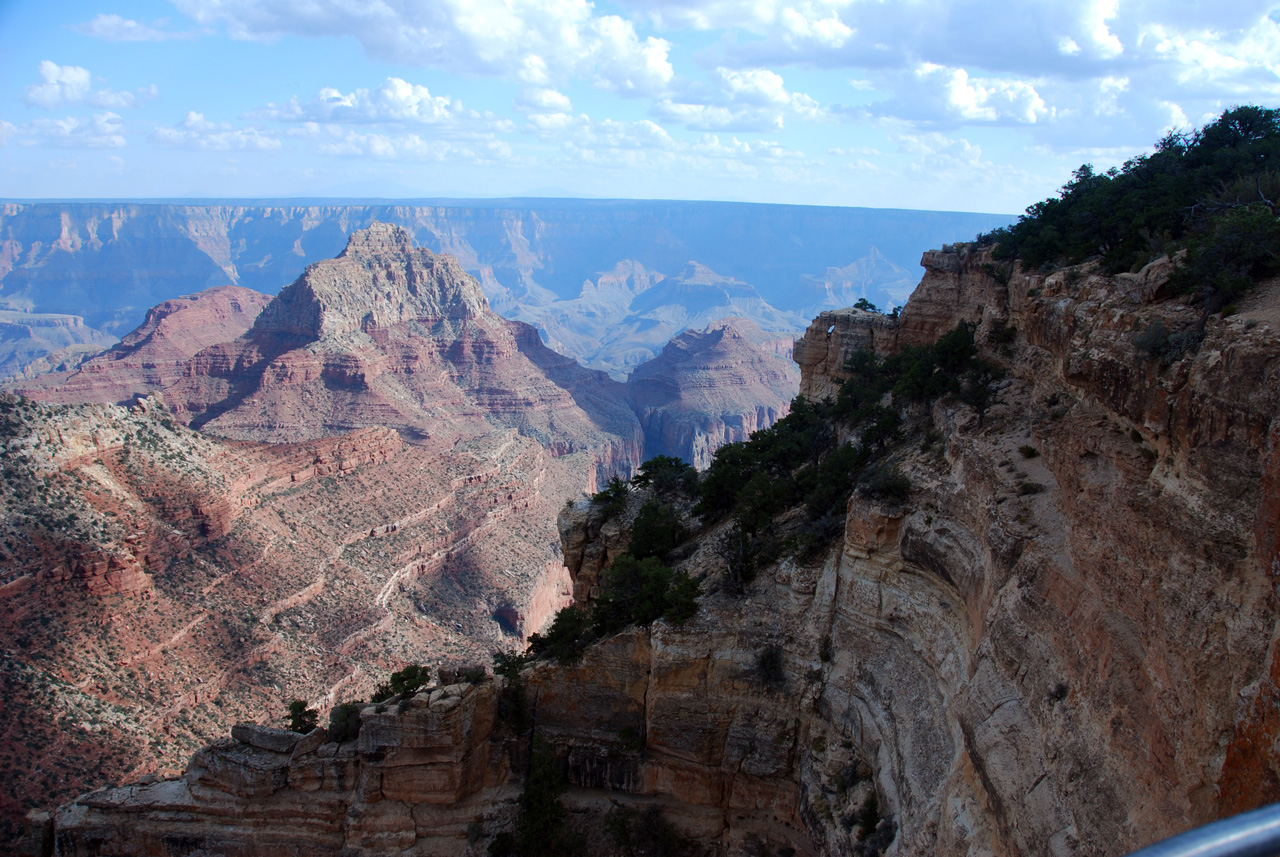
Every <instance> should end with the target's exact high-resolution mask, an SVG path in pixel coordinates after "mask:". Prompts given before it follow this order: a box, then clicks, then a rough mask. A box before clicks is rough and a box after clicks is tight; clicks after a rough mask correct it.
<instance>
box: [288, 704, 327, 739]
mask: <svg viewBox="0 0 1280 857" xmlns="http://www.w3.org/2000/svg"><path fill="white" fill-rule="evenodd" d="M319 722H320V712H319V711H316V710H315V709H314V708H308V707H307V703H306V700H303V699H295V700H294V701H293V702H291V703H289V729H290V730H291V731H293V732H300V733H302V734H303V735H305V734H307V733H308V732H310V731H311V730H312V729H315V728H316V726H317V724H318V723H319Z"/></svg>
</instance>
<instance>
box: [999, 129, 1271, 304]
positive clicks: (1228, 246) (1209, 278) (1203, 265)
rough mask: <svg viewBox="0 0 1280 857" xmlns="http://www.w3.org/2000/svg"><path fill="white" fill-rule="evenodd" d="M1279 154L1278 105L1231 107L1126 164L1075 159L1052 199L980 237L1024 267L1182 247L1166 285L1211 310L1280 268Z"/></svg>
mask: <svg viewBox="0 0 1280 857" xmlns="http://www.w3.org/2000/svg"><path fill="white" fill-rule="evenodd" d="M1277 162H1280V110H1274V109H1268V108H1262V107H1254V106H1243V107H1233V108H1231V109H1229V110H1227V111H1225V112H1224V113H1223V114H1222V115H1221V116H1220V117H1218V118H1217V119H1216V120H1214V121H1213V122H1210V123H1209V124H1207V125H1205V126H1204V127H1203V128H1200V129H1199V130H1196V131H1192V132H1179V131H1171V132H1170V133H1168V134H1166V135H1165V137H1164V138H1163V139H1161V140H1160V141H1159V142H1158V143H1157V144H1156V150H1155V151H1154V152H1152V153H1151V154H1149V155H1139V156H1137V157H1134V158H1130V159H1129V160H1128V161H1126V162H1125V163H1124V165H1123V166H1122V167H1119V168H1112V169H1110V170H1107V171H1106V172H1105V173H1097V172H1095V171H1094V169H1093V167H1092V166H1091V165H1089V164H1085V165H1083V166H1081V167H1080V168H1079V169H1077V170H1076V171H1075V173H1073V174H1072V177H1071V181H1069V182H1067V183H1066V184H1065V185H1064V186H1063V187H1062V189H1061V190H1060V191H1059V192H1058V197H1057V198H1056V199H1046V200H1043V201H1041V202H1038V203H1036V204H1035V205H1032V206H1031V207H1030V208H1028V209H1027V211H1026V213H1025V214H1023V215H1022V216H1021V217H1019V218H1018V222H1017V223H1015V224H1013V225H1012V226H1007V227H1002V228H1000V229H996V230H995V231H993V232H990V233H987V234H985V235H980V236H978V240H979V242H980V243H993V242H995V243H998V244H999V246H998V247H997V248H996V250H995V257H996V258H997V259H1010V260H1011V259H1019V260H1020V261H1021V263H1022V266H1023V267H1024V268H1026V269H1035V268H1039V267H1041V266H1043V265H1055V264H1057V265H1062V264H1068V265H1074V264H1078V263H1080V262H1084V261H1086V260H1088V259H1093V258H1098V259H1100V261H1101V265H1102V268H1103V270H1105V271H1107V272H1109V273H1118V272H1121V271H1136V270H1138V269H1139V268H1141V267H1142V266H1143V265H1145V264H1146V263H1147V262H1149V261H1151V260H1152V259H1154V258H1156V257H1158V256H1160V255H1162V254H1165V253H1167V254H1169V255H1171V256H1172V255H1174V254H1175V253H1176V252H1177V251H1178V250H1182V249H1185V250H1186V251H1187V253H1186V256H1185V257H1184V258H1183V260H1182V264H1181V269H1180V271H1179V272H1178V273H1177V274H1175V276H1174V278H1173V280H1172V281H1171V286H1172V288H1174V289H1175V290H1177V291H1180V292H1182V293H1185V294H1191V295H1193V296H1194V297H1195V299H1196V300H1199V301H1204V302H1205V304H1206V315H1207V313H1210V312H1215V311H1217V310H1218V309H1220V308H1221V307H1222V306H1223V305H1224V304H1225V303H1228V302H1229V301H1230V300H1231V297H1232V295H1234V294H1238V293H1239V292H1240V291H1242V290H1243V289H1245V288H1247V287H1248V285H1250V284H1251V283H1253V282H1254V281H1255V280H1256V279H1257V278H1258V277H1260V276H1265V275H1267V274H1270V273H1275V272H1277V271H1278V270H1280V225H1278V223H1277V215H1278V214H1280V210H1278V209H1277V204H1276V202H1275V201H1276V200H1277V198H1280V196H1278V194H1280V180H1278V179H1277V176H1276V174H1275V173H1274V172H1271V170H1273V169H1274V165H1275V164H1276V163H1277Z"/></svg>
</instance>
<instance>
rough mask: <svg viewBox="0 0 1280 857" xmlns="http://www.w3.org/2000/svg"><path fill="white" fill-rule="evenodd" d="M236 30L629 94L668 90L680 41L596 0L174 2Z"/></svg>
mask: <svg viewBox="0 0 1280 857" xmlns="http://www.w3.org/2000/svg"><path fill="white" fill-rule="evenodd" d="M174 1H175V4H176V5H177V6H178V8H179V9H181V10H182V11H183V12H184V13H186V14H188V15H190V16H191V17H192V18H194V19H195V20H196V21H197V22H198V23H200V24H203V25H217V24H222V25H224V26H225V27H226V29H227V31H228V32H229V33H230V34H231V36H232V37H233V38H239V39H273V38H278V37H281V36H284V35H301V36H335V37H341V36H351V37H353V38H355V39H356V40H357V41H358V42H359V43H360V44H361V46H362V47H363V48H364V49H365V52H366V53H368V54H369V55H370V56H372V57H376V58H377V59H379V60H381V61H385V62H395V63H401V64H405V65H413V66H430V67H433V68H440V69H445V70H448V71H452V72H460V73H478V74H491V75H499V76H503V77H506V78H507V79H511V80H518V81H521V82H523V83H526V84H529V85H534V86H549V85H553V84H555V83H557V82H560V81H564V80H567V79H569V78H571V77H579V78H583V79H588V80H591V81H592V82H593V83H595V84H596V85H598V86H601V87H603V88H605V89H609V90H612V91H615V92H619V93H622V94H626V95H651V94H654V93H656V92H660V91H662V90H663V89H664V88H665V87H666V86H667V85H668V84H669V83H670V82H671V80H672V78H673V76H674V72H673V70H672V68H671V63H670V62H669V60H668V59H667V54H668V51H669V49H670V44H669V43H668V42H667V41H665V40H664V39H660V38H656V37H653V36H649V37H643V38H642V37H641V36H640V35H639V34H637V33H636V30H635V26H634V25H633V24H632V23H631V22H630V21H628V20H626V19H624V18H621V17H619V16H617V15H597V14H595V10H594V6H593V4H591V3H590V2H588V0H432V2H426V3H424V2H419V0H380V2H376V3H355V2H350V0H174Z"/></svg>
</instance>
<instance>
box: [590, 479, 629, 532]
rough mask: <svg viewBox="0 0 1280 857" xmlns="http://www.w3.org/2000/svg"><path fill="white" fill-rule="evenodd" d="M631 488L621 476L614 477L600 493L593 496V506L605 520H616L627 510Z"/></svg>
mask: <svg viewBox="0 0 1280 857" xmlns="http://www.w3.org/2000/svg"><path fill="white" fill-rule="evenodd" d="M629 490H630V486H629V485H628V483H627V481H626V480H625V479H623V478H622V477H621V476H614V477H613V478H612V479H610V480H609V481H608V482H607V483H606V484H605V486H604V488H603V489H601V490H600V491H599V492H597V493H595V494H593V495H591V505H592V506H593V507H595V509H596V511H597V512H599V513H600V517H601V518H603V519H604V520H606V521H607V520H609V519H610V518H616V517H617V516H618V515H621V514H622V512H623V510H624V509H626V508H627V492H628V491H629Z"/></svg>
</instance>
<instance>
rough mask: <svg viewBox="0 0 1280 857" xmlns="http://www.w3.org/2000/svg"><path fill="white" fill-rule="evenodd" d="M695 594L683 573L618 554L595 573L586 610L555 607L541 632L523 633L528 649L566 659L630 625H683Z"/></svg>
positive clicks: (694, 585) (649, 559)
mask: <svg viewBox="0 0 1280 857" xmlns="http://www.w3.org/2000/svg"><path fill="white" fill-rule="evenodd" d="M698 594H699V586H698V581H696V580H694V579H693V578H691V577H690V576H689V575H688V574H687V573H685V572H683V571H673V570H672V569H671V568H670V567H669V566H666V565H663V564H662V563H661V562H659V561H658V560H657V559H655V558H654V557H647V558H645V559H636V558H635V557H633V556H631V555H630V554H623V555H622V556H620V557H618V558H617V559H616V560H614V562H613V565H611V566H610V567H609V568H608V569H606V570H605V572H604V574H603V575H601V577H600V596H599V597H598V598H597V599H596V602H595V604H594V605H592V606H591V608H590V609H586V610H584V609H582V608H580V607H577V606H569V607H566V608H564V609H563V610H561V611H560V612H559V613H557V614H556V616H555V619H553V620H552V622H551V627H550V628H548V629H547V632H546V633H545V634H534V635H533V636H531V637H530V638H529V652H530V653H531V654H534V655H547V656H550V657H552V658H555V659H556V660H558V661H560V662H562V663H564V662H571V661H575V660H577V659H578V658H579V657H580V656H581V655H582V652H583V651H584V650H585V649H586V647H587V646H589V645H590V644H591V643H593V642H594V641H596V640H597V639H599V638H601V637H604V636H608V635H609V634H615V633H617V632H618V631H621V630H623V629H624V628H627V627H630V626H631V625H648V624H649V623H650V622H653V621H654V620H656V619H666V620H667V621H668V622H671V623H672V624H675V625H680V624H683V623H685V622H687V621H688V620H689V619H690V618H692V617H693V615H694V613H696V612H697V610H698Z"/></svg>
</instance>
